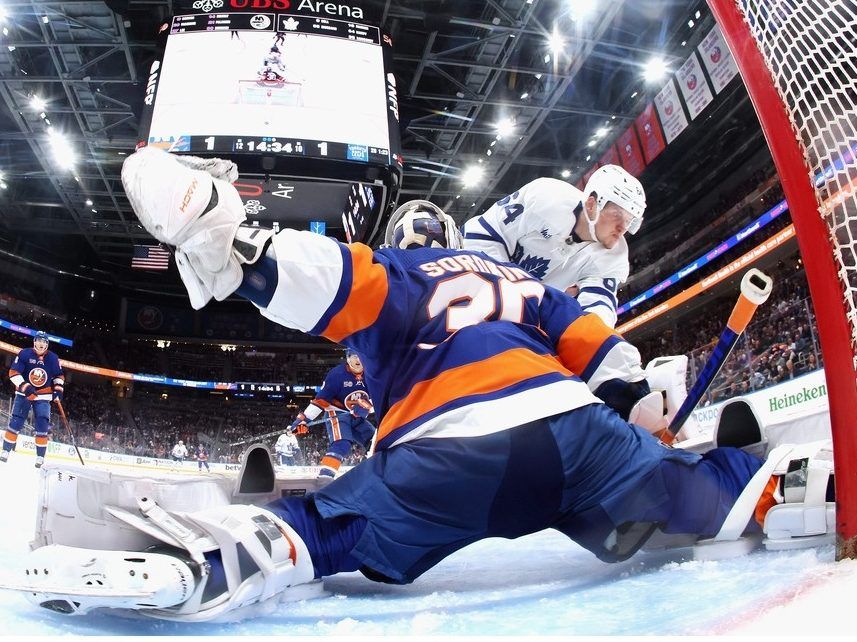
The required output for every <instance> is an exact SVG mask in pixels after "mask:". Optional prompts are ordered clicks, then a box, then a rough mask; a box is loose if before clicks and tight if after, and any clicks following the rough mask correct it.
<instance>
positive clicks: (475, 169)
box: [461, 165, 485, 187]
mask: <svg viewBox="0 0 857 642" xmlns="http://www.w3.org/2000/svg"><path fill="white" fill-rule="evenodd" d="M484 176H485V169H484V168H483V167H480V166H479V165H471V166H470V167H468V168H467V169H465V170H464V172H462V174H461V182H462V183H464V186H465V187H474V186H476V185H478V184H479V183H481V182H482V178H483V177H484Z"/></svg>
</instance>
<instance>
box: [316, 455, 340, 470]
mask: <svg viewBox="0 0 857 642" xmlns="http://www.w3.org/2000/svg"><path fill="white" fill-rule="evenodd" d="M320 465H321V466H326V467H328V468H332V469H333V470H339V467H340V466H341V465H342V462H341V461H339V460H338V459H337V458H336V457H327V456H325V457H322V458H321V464H320Z"/></svg>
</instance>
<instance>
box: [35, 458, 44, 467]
mask: <svg viewBox="0 0 857 642" xmlns="http://www.w3.org/2000/svg"><path fill="white" fill-rule="evenodd" d="M44 463H45V458H44V457H36V463H35V466H36V468H41V467H42V466H43V465H44Z"/></svg>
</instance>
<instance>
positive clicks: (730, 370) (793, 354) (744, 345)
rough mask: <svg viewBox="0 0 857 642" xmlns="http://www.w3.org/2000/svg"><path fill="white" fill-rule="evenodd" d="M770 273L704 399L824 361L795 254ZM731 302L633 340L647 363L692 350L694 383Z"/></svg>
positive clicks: (723, 396)
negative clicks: (767, 292) (765, 295)
mask: <svg viewBox="0 0 857 642" xmlns="http://www.w3.org/2000/svg"><path fill="white" fill-rule="evenodd" d="M771 276H772V277H773V280H774V287H773V291H772V293H771V298H770V299H769V300H768V301H767V302H766V303H765V304H764V305H763V306H761V307H760V308H759V310H758V311H757V312H756V315H755V317H754V319H753V321H752V322H751V323H750V325H749V326H748V328H747V330H746V331H745V332H744V334H743V335H742V336H741V338H740V339H739V340H738V343H737V344H736V346H735V348H734V349H733V351H732V354H731V355H730V357H729V358H728V359H727V360H726V362H725V363H724V365H723V369H722V370H721V372H720V374H719V375H718V377H717V379H715V381H714V383H713V384H712V386H711V389H710V390H709V392H708V394H707V395H706V398H705V399H704V400H703V402H702V403H703V404H710V403H714V402H716V401H721V400H723V399H728V398H730V397H734V396H737V395H741V394H746V393H748V392H753V391H755V390H760V389H763V388H767V387H769V386H772V385H775V384H778V383H781V382H783V381H786V380H788V379H793V378H794V377H796V376H799V375H801V374H805V373H807V372H811V371H813V370H817V369H818V368H820V367H821V366H822V365H823V364H822V360H821V352H820V349H819V346H818V339H817V337H816V334H815V315H814V312H813V309H812V303H811V301H810V299H809V290H808V288H807V284H806V274H805V272H804V271H803V269H801V268H800V265H799V264H797V260H796V258H792V259H790V260H788V261H784V262H783V263H782V265H781V266H780V267H779V269H777V270H776V271H773V272H772V274H771ZM733 305H734V301H733V300H729V299H725V300H723V301H721V302H719V303H716V304H714V305H711V306H709V307H707V308H705V311H704V313H703V314H695V315H693V316H691V317H683V318H682V319H680V320H677V321H675V322H674V324H673V326H672V327H671V328H667V329H664V330H661V331H659V333H658V335H657V336H654V337H651V338H648V339H645V340H640V341H635V340H634V337H633V336H630V337H629V339H630V340H631V341H632V342H634V343H635V345H637V347H638V348H639V349H640V353H641V355H642V357H643V363H644V364H645V363H648V361H649V360H651V359H653V358H655V357H659V356H665V355H678V354H686V355H688V357H689V364H688V383H689V384H691V383H692V382H693V381H694V380H695V379H696V377H697V375H698V374H699V372H700V371H701V370H702V368H703V366H704V365H705V363H706V362H707V361H708V358H709V356H710V355H711V350H712V349H713V348H714V346H715V345H716V343H717V340H718V338H719V337H720V334H721V332H722V331H723V328H724V326H725V324H726V319H727V318H728V316H729V313H730V311H731V309H732V306H733Z"/></svg>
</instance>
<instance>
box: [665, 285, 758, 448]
mask: <svg viewBox="0 0 857 642" xmlns="http://www.w3.org/2000/svg"><path fill="white" fill-rule="evenodd" d="M772 286H773V280H772V279H771V277H769V276H767V275H766V274H764V273H763V272H761V271H759V270H757V269H756V268H752V269H750V270H749V271H748V272H747V273H746V274H745V275H744V277H743V278H742V279H741V294H740V295H739V296H738V301H736V302H735V307H734V308H732V314H730V315H729V320H728V321H727V322H726V327H725V328H724V329H723V333H722V334H721V335H720V338H719V339H718V340H717V345H715V346H714V350H712V352H711V356H710V357H709V358H708V361H707V362H706V364H705V366H704V367H703V368H702V372H700V373H699V377H697V379H696V381H695V382H694V384H693V387H692V388H691V389H690V392H688V394H687V398H686V399H685V400H684V402H683V403H682V404H681V407H680V408H679V409H678V412H676V414H675V417H673V420H672V423H670V425H669V427H668V428H667V429H666V430H665V431H663V432H662V434H661V435H659V437H660V438H661V441H663V442H664V443H666V444H671V443H672V442H673V441H674V440H675V436H676V435H677V434H678V431H679V430H681V428H682V426H683V425H684V423H685V422H686V421H687V419H688V417H690V413H691V412H693V409H694V408H696V405H697V404H698V403H699V402H700V400H701V399H702V396H703V395H704V394H705V393H706V392H707V391H708V389H709V388H710V387H711V384H712V383H713V382H714V378H715V377H716V376H717V373H719V372H720V369H721V368H722V367H723V364H724V363H725V362H726V358H727V357H728V356H729V355H730V353H731V352H732V348H734V347H735V344H736V343H737V342H738V338H739V337H740V336H741V335H742V334H743V332H744V330H746V329H747V325H748V324H749V323H750V320H751V319H752V318H753V314H754V313H755V312H756V308H758V307H759V306H760V305H761V304H762V303H764V302H765V301H767V300H768V297H769V296H770V295H771V288H772Z"/></svg>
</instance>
